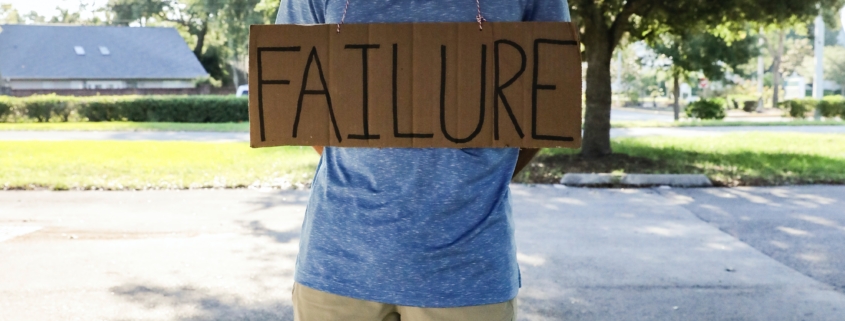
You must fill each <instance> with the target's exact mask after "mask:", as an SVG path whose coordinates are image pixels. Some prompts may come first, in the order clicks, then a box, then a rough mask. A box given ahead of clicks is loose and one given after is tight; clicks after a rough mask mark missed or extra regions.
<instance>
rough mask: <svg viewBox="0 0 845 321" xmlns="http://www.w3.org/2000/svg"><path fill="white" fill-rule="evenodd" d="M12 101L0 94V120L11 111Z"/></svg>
mask: <svg viewBox="0 0 845 321" xmlns="http://www.w3.org/2000/svg"><path fill="white" fill-rule="evenodd" d="M13 104H14V101H13V100H12V99H11V98H9V97H5V96H0V122H2V121H3V120H5V119H6V117H8V116H9V115H10V114H11V113H12V106H14V105H13Z"/></svg>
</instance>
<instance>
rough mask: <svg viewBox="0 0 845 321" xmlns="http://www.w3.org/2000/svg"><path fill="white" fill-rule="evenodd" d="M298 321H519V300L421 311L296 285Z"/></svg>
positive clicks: (295, 307)
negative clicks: (517, 315) (517, 309)
mask: <svg viewBox="0 0 845 321" xmlns="http://www.w3.org/2000/svg"><path fill="white" fill-rule="evenodd" d="M293 315H294V318H293V319H294V321H435V320H436V321H476V320H477V321H515V320H516V299H513V300H510V301H507V302H502V303H496V304H488V305H477V306H468V307H459V308H417V307H406V306H399V305H393V304H385V303H378V302H372V301H364V300H358V299H353V298H350V297H345V296H340V295H335V294H331V293H326V292H323V291H319V290H315V289H312V288H309V287H306V286H304V285H301V284H299V283H294V285H293Z"/></svg>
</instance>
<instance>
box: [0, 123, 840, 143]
mask: <svg viewBox="0 0 845 321" xmlns="http://www.w3.org/2000/svg"><path fill="white" fill-rule="evenodd" d="M736 132H777V133H815V134H821V133H834V134H843V133H845V126H732V127H676V128H613V129H611V130H610V136H611V137H640V136H675V137H693V136H705V135H718V134H726V133H736ZM31 140H40V141H66V140H122V141H143V140H155V141H197V142H249V134H248V133H219V132H100V131H55V132H52V131H0V141H31Z"/></svg>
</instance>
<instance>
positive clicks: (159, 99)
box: [0, 95, 249, 123]
mask: <svg viewBox="0 0 845 321" xmlns="http://www.w3.org/2000/svg"><path fill="white" fill-rule="evenodd" d="M248 101H249V100H248V99H247V98H246V97H244V98H240V97H235V96H94V97H79V98H77V97H66V96H56V95H44V96H32V97H26V98H15V97H2V98H0V121H3V120H4V119H5V118H6V116H7V115H9V114H15V115H18V116H24V117H28V118H29V119H32V120H35V121H38V122H48V121H51V120H52V121H65V122H66V121H69V120H71V119H73V120H76V119H80V118H82V119H84V118H87V119H88V121H124V120H128V121H136V122H147V121H162V122H192V123H223V122H240V121H248V120H249V107H248V106H249V102H248Z"/></svg>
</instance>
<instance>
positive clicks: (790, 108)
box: [779, 99, 817, 119]
mask: <svg viewBox="0 0 845 321" xmlns="http://www.w3.org/2000/svg"><path fill="white" fill-rule="evenodd" d="M779 105H780V107H781V108H784V109H786V112H787V114H789V117H792V118H799V119H804V118H806V117H807V113H808V112H811V111H813V110H815V109H816V105H817V102H816V100H814V99H794V100H787V101H784V102H782V103H780V104H779Z"/></svg>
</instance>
